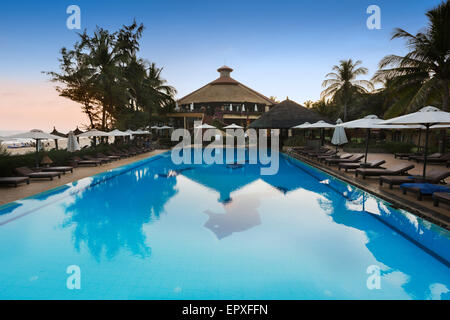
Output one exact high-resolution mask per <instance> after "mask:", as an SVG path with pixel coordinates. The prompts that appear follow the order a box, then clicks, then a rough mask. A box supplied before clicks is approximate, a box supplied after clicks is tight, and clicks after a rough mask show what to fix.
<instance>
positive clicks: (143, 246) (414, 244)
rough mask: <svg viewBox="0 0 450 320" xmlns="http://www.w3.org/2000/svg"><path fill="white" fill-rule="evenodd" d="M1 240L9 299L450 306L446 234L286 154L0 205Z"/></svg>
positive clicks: (129, 177)
mask: <svg viewBox="0 0 450 320" xmlns="http://www.w3.org/2000/svg"><path fill="white" fill-rule="evenodd" d="M0 243H1V244H2V245H1V246H0V266H1V268H0V298H1V299H450V292H449V290H450V272H449V266H450V264H449V261H450V233H449V232H448V231H446V230H444V229H442V228H440V227H438V226H436V225H433V224H431V223H429V222H427V221H424V220H422V219H420V218H418V217H416V216H414V215H412V214H410V213H408V212H406V211H402V210H397V209H395V208H392V207H391V206H390V205H389V204H388V203H386V202H384V201H382V200H380V199H378V198H376V197H375V196H373V195H371V194H368V193H365V192H363V191H361V190H358V189H356V188H355V187H352V186H350V185H348V184H346V183H344V182H342V181H340V180H337V179H335V178H333V177H331V176H329V175H327V174H325V173H324V172H322V171H320V170H317V169H315V168H312V167H310V166H308V165H306V164H304V163H302V162H300V161H298V160H295V159H293V158H290V157H288V156H286V155H280V163H279V172H278V174H277V175H273V176H261V175H260V165H256V164H250V163H248V162H247V163H244V164H242V165H232V164H228V165H227V164H213V165H194V164H192V165H174V164H173V163H172V161H171V157H170V153H168V152H167V153H164V154H161V155H157V156H154V157H151V158H148V159H145V160H142V161H139V162H135V163H133V164H130V165H127V166H124V167H121V168H117V169H114V170H111V171H109V172H106V173H103V174H100V175H96V176H93V177H89V178H85V179H82V180H79V181H76V182H74V183H71V184H68V185H65V186H63V187H60V188H57V189H54V190H52V191H49V192H45V193H42V194H39V195H36V196H33V197H30V198H26V199H22V200H19V201H16V202H14V203H11V204H8V205H5V206H3V207H0ZM69 266H78V267H79V271H80V273H79V278H77V279H78V280H79V282H78V283H79V284H80V285H81V287H80V289H76V288H75V289H70V288H71V286H68V285H67V282H68V278H69V277H71V276H72V275H73V274H70V273H67V268H68V267H69ZM374 268H375V270H379V277H376V276H377V274H376V273H367V270H368V269H369V270H374ZM374 276H375V278H374ZM373 279H375V282H373ZM378 280H379V281H378ZM368 282H369V283H372V284H373V283H378V284H379V285H377V286H375V287H373V285H372V286H370V285H369V286H368Z"/></svg>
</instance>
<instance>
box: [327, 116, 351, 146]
mask: <svg viewBox="0 0 450 320" xmlns="http://www.w3.org/2000/svg"><path fill="white" fill-rule="evenodd" d="M341 123H342V120H341V119H337V121H336V126H335V128H334V133H333V137H332V138H331V143H332V144H334V145H335V146H336V151H337V148H338V146H341V145H343V144H346V143H347V142H348V140H347V135H346V134H345V129H344V128H343V127H340V126H338V125H339V124H341Z"/></svg>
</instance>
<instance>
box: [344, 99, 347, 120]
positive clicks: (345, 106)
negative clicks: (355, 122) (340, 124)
mask: <svg viewBox="0 0 450 320" xmlns="http://www.w3.org/2000/svg"><path fill="white" fill-rule="evenodd" d="M344 122H347V102H346V103H344Z"/></svg>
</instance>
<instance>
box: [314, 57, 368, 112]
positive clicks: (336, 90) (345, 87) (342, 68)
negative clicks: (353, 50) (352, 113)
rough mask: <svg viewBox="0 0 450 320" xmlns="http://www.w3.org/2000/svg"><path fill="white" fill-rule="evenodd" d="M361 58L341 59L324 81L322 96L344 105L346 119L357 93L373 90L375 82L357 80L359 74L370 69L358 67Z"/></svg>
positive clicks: (363, 73)
mask: <svg viewBox="0 0 450 320" xmlns="http://www.w3.org/2000/svg"><path fill="white" fill-rule="evenodd" d="M361 63H362V62H361V61H360V60H358V61H356V62H353V60H352V59H349V60H341V61H339V65H335V66H333V70H334V72H330V73H328V74H327V75H326V76H325V77H326V78H329V79H326V80H324V81H323V83H322V87H324V88H326V89H325V90H324V91H322V93H321V98H322V99H325V100H327V101H329V100H332V101H334V102H336V103H340V104H342V105H343V107H344V121H347V107H348V105H349V103H350V102H351V100H352V97H353V96H354V95H355V94H362V93H367V92H368V91H369V90H373V88H374V87H373V84H372V83H371V82H370V81H367V80H356V77H357V76H360V75H365V74H367V72H368V70H367V68H364V67H358V66H359V65H360V64H361Z"/></svg>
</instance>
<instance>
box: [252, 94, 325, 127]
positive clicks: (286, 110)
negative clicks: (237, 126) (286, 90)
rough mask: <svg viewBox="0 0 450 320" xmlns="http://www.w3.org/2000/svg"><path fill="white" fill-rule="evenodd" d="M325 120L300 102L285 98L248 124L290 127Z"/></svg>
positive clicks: (253, 125)
mask: <svg viewBox="0 0 450 320" xmlns="http://www.w3.org/2000/svg"><path fill="white" fill-rule="evenodd" d="M319 120H325V121H326V120H327V119H326V118H324V117H322V116H321V115H319V114H317V113H315V112H314V111H312V110H309V109H307V108H305V107H303V106H301V105H300V104H298V103H296V102H294V101H292V100H289V99H286V100H284V101H283V102H281V103H279V104H277V105H275V106H273V107H272V108H271V109H270V110H269V111H267V112H266V113H264V114H263V115H262V116H261V117H259V119H257V120H255V121H253V122H252V123H251V124H250V128H254V129H291V128H292V127H293V126H297V125H299V124H301V123H305V122H310V123H312V122H316V121H319Z"/></svg>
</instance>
